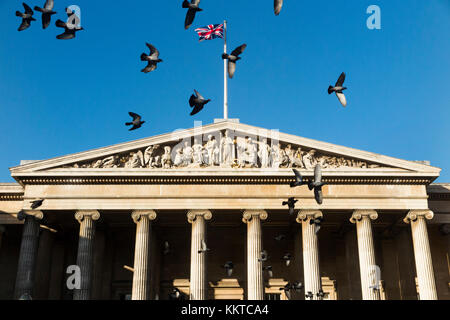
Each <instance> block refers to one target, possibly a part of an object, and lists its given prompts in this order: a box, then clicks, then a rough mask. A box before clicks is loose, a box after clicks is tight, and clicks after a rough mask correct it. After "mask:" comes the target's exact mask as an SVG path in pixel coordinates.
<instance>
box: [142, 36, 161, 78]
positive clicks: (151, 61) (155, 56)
mask: <svg viewBox="0 0 450 320" xmlns="http://www.w3.org/2000/svg"><path fill="white" fill-rule="evenodd" d="M146 46H147V47H148V48H149V49H150V54H145V53H142V54H141V61H147V62H148V64H147V66H146V67H145V68H144V69H142V70H141V72H144V73H149V72H151V71H153V70H155V69H156V67H157V64H158V63H159V62H162V60H161V59H159V51H158V49H156V48H155V47H154V46H153V45H152V44H150V43H146Z"/></svg>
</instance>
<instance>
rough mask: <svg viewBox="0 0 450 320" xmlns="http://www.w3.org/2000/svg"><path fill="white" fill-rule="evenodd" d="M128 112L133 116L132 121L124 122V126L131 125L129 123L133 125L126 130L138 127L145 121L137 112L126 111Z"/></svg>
mask: <svg viewBox="0 0 450 320" xmlns="http://www.w3.org/2000/svg"><path fill="white" fill-rule="evenodd" d="M128 114H129V115H130V116H131V117H133V121H132V122H127V123H125V125H126V126H131V125H133V127H131V128H130V130H128V131H131V130H135V129H137V128H140V127H141V125H142V124H143V123H144V122H145V121H141V116H140V115H138V114H137V113H134V112H128Z"/></svg>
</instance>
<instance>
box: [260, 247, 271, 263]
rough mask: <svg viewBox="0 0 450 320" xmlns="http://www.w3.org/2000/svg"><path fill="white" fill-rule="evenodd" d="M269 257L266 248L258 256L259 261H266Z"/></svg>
mask: <svg viewBox="0 0 450 320" xmlns="http://www.w3.org/2000/svg"><path fill="white" fill-rule="evenodd" d="M268 258H269V256H268V255H267V251H266V250H263V251H261V253H260V256H259V258H258V261H260V262H264V261H267V259H268Z"/></svg>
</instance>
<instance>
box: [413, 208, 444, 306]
mask: <svg viewBox="0 0 450 320" xmlns="http://www.w3.org/2000/svg"><path fill="white" fill-rule="evenodd" d="M432 218H433V213H432V212H431V211H415V210H412V211H410V212H409V213H408V215H407V217H406V218H405V221H406V222H410V223H411V231H412V239H413V247H414V258H415V260H416V272H417V281H418V283H419V298H420V300H437V291H436V283H435V279H434V271H433V262H432V259H431V250H430V243H429V240H428V231H427V224H426V222H425V219H432Z"/></svg>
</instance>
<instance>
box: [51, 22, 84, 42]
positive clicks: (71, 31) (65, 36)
mask: <svg viewBox="0 0 450 320" xmlns="http://www.w3.org/2000/svg"><path fill="white" fill-rule="evenodd" d="M55 25H56V26H57V27H59V28H64V32H63V33H61V34H59V35H57V36H56V38H57V39H60V40H69V39H73V38H75V33H76V32H77V31H80V30H84V29H83V27H79V28H77V27H69V26H68V25H67V23H65V22H64V21H62V20H59V19H58V20H56V22H55Z"/></svg>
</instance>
